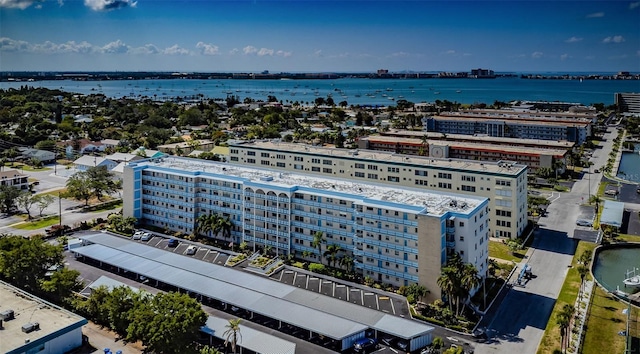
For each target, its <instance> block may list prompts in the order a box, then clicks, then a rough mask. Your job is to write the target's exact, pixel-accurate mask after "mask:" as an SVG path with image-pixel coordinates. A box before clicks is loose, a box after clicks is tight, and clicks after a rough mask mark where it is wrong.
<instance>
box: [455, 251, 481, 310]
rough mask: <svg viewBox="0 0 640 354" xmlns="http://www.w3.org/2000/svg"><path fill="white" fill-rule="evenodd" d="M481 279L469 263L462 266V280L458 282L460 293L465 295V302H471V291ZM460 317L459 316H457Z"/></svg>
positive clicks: (476, 270) (474, 267)
mask: <svg viewBox="0 0 640 354" xmlns="http://www.w3.org/2000/svg"><path fill="white" fill-rule="evenodd" d="M481 281H482V278H480V276H479V275H478V269H477V268H476V266H474V265H473V264H471V263H467V264H465V265H464V268H463V269H462V279H461V281H460V285H461V288H462V292H463V293H465V294H466V296H465V297H466V300H471V299H470V297H471V290H473V289H475V288H476V287H478V286H479V285H480V282H481ZM458 315H460V314H458Z"/></svg>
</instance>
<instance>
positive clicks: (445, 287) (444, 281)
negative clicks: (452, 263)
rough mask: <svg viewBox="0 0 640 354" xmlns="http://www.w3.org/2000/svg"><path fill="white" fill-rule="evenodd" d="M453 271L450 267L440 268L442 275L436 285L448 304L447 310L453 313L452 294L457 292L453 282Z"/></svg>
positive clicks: (454, 281)
mask: <svg viewBox="0 0 640 354" xmlns="http://www.w3.org/2000/svg"><path fill="white" fill-rule="evenodd" d="M455 272H456V271H455V269H454V268H451V267H444V268H442V273H441V274H440V276H439V277H438V279H437V281H436V283H437V284H438V286H439V287H440V290H442V292H443V293H445V295H446V296H447V302H448V303H449V310H451V311H452V312H453V307H452V306H453V294H454V293H455V292H456V290H457V285H456V280H455Z"/></svg>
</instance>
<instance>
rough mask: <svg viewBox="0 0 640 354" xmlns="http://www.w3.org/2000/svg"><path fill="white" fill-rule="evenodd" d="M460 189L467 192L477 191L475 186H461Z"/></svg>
mask: <svg viewBox="0 0 640 354" xmlns="http://www.w3.org/2000/svg"><path fill="white" fill-rule="evenodd" d="M460 189H462V190H463V191H465V192H475V191H476V187H475V186H465V185H462V186H460Z"/></svg>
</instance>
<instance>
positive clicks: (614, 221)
mask: <svg viewBox="0 0 640 354" xmlns="http://www.w3.org/2000/svg"><path fill="white" fill-rule="evenodd" d="M623 216H624V203H622V202H614V201H611V200H605V201H604V208H603V209H602V215H601V216H600V225H608V226H612V227H615V228H616V229H619V228H620V227H621V226H622V217H623Z"/></svg>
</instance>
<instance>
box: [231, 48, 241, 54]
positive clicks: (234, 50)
mask: <svg viewBox="0 0 640 354" xmlns="http://www.w3.org/2000/svg"><path fill="white" fill-rule="evenodd" d="M239 52H240V49H238V48H233V49H231V50H230V51H229V54H231V55H236V54H238V53H239Z"/></svg>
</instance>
